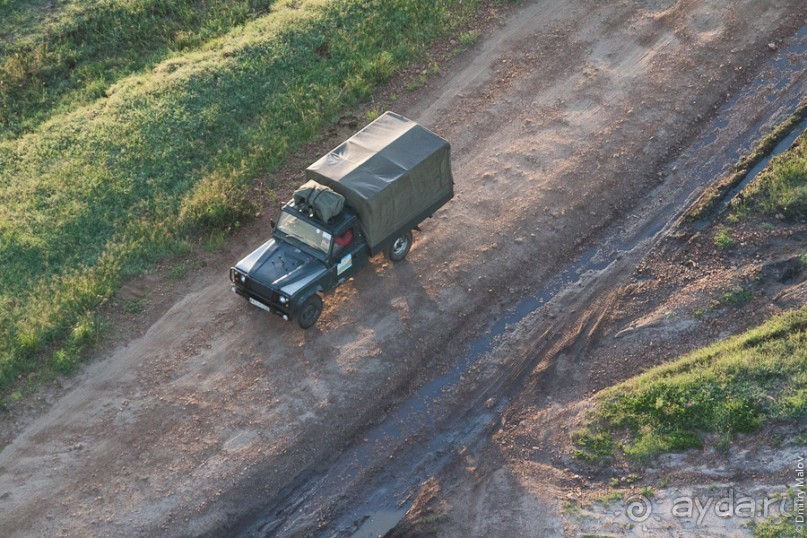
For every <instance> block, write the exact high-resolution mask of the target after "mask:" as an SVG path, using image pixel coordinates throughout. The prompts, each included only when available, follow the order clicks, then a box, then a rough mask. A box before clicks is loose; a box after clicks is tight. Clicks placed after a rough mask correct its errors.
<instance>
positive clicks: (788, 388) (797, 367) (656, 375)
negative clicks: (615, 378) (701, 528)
mask: <svg viewBox="0 0 807 538" xmlns="http://www.w3.org/2000/svg"><path fill="white" fill-rule="evenodd" d="M805 417H807V307H803V308H802V309H800V310H796V311H793V312H790V313H788V314H785V315H782V316H779V317H776V318H773V319H771V320H770V321H768V322H766V323H765V324H763V325H762V326H760V327H758V328H755V329H752V330H750V331H748V332H746V333H744V334H742V335H740V336H737V337H734V338H730V339H727V340H724V341H721V342H718V343H716V344H713V345H711V346H708V347H705V348H702V349H700V350H697V351H695V352H693V353H691V354H689V355H687V356H685V357H683V358H681V359H678V360H676V361H674V362H672V363H669V364H666V365H663V366H659V367H657V368H654V369H652V370H649V371H648V372H646V373H644V374H642V375H640V376H638V377H635V378H633V379H631V380H628V381H626V382H624V383H621V384H619V385H616V386H614V387H612V388H610V389H608V390H606V391H604V392H603V393H602V394H601V395H600V396H599V397H598V400H597V407H596V409H595V410H594V411H593V412H592V415H591V417H590V421H591V422H590V424H589V425H587V426H585V427H583V428H582V429H581V430H579V431H577V432H575V434H574V435H573V441H574V443H575V444H576V446H577V451H578V452H580V453H582V454H584V455H585V456H584V457H583V459H586V458H588V461H602V459H603V455H605V456H609V457H610V454H608V451H609V450H610V449H611V448H612V447H613V449H614V450H618V451H621V452H622V453H623V454H624V455H625V456H626V457H627V458H628V459H629V460H632V461H635V462H647V461H649V460H651V459H652V458H654V457H655V456H657V455H659V454H661V453H663V452H669V451H676V450H683V449H688V448H697V447H701V446H703V444H704V439H705V436H706V435H713V434H717V435H718V436H719V437H722V438H724V439H731V437H732V436H734V435H735V434H737V433H741V432H751V431H754V430H755V429H757V428H758V427H759V426H760V425H762V424H765V423H768V422H771V421H776V420H802V419H804V418H805ZM603 447H606V448H607V449H606V448H603Z"/></svg>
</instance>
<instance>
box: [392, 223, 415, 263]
mask: <svg viewBox="0 0 807 538" xmlns="http://www.w3.org/2000/svg"><path fill="white" fill-rule="evenodd" d="M410 248H412V231H411V230H410V231H408V232H406V233H405V234H403V235H402V236H400V237H398V238H397V239H395V241H394V242H393V243H392V245H390V247H389V248H388V249H387V258H388V259H389V261H391V262H399V261H401V260H403V259H404V258H406V255H407V254H409V249H410Z"/></svg>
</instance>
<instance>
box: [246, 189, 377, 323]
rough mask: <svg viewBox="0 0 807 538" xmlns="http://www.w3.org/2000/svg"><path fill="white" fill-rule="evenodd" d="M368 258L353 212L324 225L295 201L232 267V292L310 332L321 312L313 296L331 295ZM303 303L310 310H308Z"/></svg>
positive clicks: (284, 209) (284, 207) (288, 205)
mask: <svg viewBox="0 0 807 538" xmlns="http://www.w3.org/2000/svg"><path fill="white" fill-rule="evenodd" d="M369 258H370V257H369V251H368V249H367V242H366V241H365V239H364V234H363V232H362V230H361V226H360V224H359V220H358V217H357V216H356V214H355V212H353V211H352V210H351V209H350V208H345V209H343V210H342V212H341V213H340V214H339V215H338V216H337V217H335V218H334V219H331V221H330V222H328V223H324V222H322V221H320V220H318V219H316V218H315V217H313V216H311V215H310V214H309V213H308V212H306V211H301V210H299V209H298V208H297V207H296V206H295V203H294V201H293V200H292V201H290V202H289V203H287V204H286V205H284V206H283V209H282V210H281V211H280V215H279V217H278V220H277V223H276V224H275V226H274V233H273V237H272V239H270V240H269V241H267V242H266V243H264V244H263V245H262V246H261V247H260V248H258V249H257V250H255V251H254V252H252V253H251V254H250V255H249V256H247V257H245V258H244V259H242V260H241V261H239V262H238V263H237V264H236V265H235V266H233V267H232V269H231V270H230V280H231V281H232V283H233V286H234V291H235V292H236V293H237V294H239V295H241V296H243V297H245V298H247V299H248V300H249V302H250V303H252V304H253V305H255V306H257V307H259V308H262V309H264V310H267V311H268V312H271V313H273V314H277V315H279V316H281V317H283V318H284V319H286V320H289V319H297V320H298V323H300V324H301V326H304V327H303V328H308V327H310V326H311V325H313V324H314V323H315V322H316V318H318V317H319V313H320V312H319V311H321V305H320V306H319V307H317V304H316V303H317V299H312V297H313V296H316V295H317V294H318V293H329V292H331V291H332V290H333V289H334V288H336V287H337V286H339V285H340V284H342V283H344V282H345V281H346V280H347V279H348V278H350V277H351V276H353V275H354V274H355V273H356V272H358V271H359V270H360V269H362V268H363V267H364V266H365V265H367V264H368V263H369ZM303 305H308V306H309V308H308V309H307V312H304V309H303ZM301 314H303V315H301ZM309 323H310V324H309Z"/></svg>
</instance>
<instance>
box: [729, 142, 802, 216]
mask: <svg viewBox="0 0 807 538" xmlns="http://www.w3.org/2000/svg"><path fill="white" fill-rule="evenodd" d="M737 206H738V207H737V210H740V211H749V210H753V211H761V212H763V213H766V214H768V215H773V216H779V217H780V218H784V219H785V220H787V221H791V222H794V221H798V220H804V219H807V137H805V136H804V135H802V136H801V137H799V138H798V140H797V141H796V143H795V144H794V146H793V147H792V148H791V149H790V150H789V151H787V152H785V153H783V154H781V155H779V156H777V157H775V158H774V159H772V160H771V164H770V166H768V167H767V168H766V169H765V170H764V171H763V172H762V173H760V174H759V176H757V177H756V178H755V179H754V181H752V182H751V184H750V185H749V186H748V187H747V188H746V189H745V192H744V193H743V197H742V198H741V199H740V200H739V201H738V203H737Z"/></svg>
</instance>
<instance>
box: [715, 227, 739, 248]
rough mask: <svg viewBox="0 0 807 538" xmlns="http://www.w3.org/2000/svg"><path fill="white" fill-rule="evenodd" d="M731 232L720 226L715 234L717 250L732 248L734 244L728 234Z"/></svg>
mask: <svg viewBox="0 0 807 538" xmlns="http://www.w3.org/2000/svg"><path fill="white" fill-rule="evenodd" d="M730 232H731V230H730V229H729V228H728V227H726V226H722V227H721V228H720V229H719V230H718V231H717V233H716V234H715V246H716V247H717V248H719V249H727V248H730V247H733V246H734V243H735V242H736V241H735V240H734V238H733V237H731V234H730Z"/></svg>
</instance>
